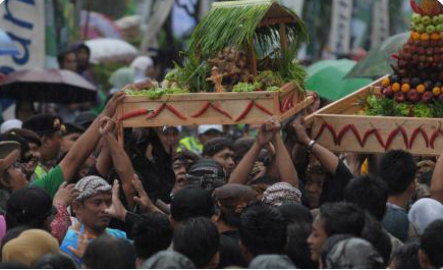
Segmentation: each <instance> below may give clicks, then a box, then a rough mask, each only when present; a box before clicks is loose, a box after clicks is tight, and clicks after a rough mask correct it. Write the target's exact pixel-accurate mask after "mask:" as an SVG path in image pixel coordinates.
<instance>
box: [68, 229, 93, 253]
mask: <svg viewBox="0 0 443 270" xmlns="http://www.w3.org/2000/svg"><path fill="white" fill-rule="evenodd" d="M88 244H89V242H88V233H87V232H86V230H85V231H84V232H83V233H81V232H79V233H78V240H77V248H74V247H73V246H68V249H69V251H71V252H72V254H74V255H75V256H76V257H77V258H79V259H82V258H83V256H84V255H85V252H86V247H87V246H88Z"/></svg>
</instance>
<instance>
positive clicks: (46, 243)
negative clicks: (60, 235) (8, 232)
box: [2, 230, 60, 266]
mask: <svg viewBox="0 0 443 270" xmlns="http://www.w3.org/2000/svg"><path fill="white" fill-rule="evenodd" d="M59 253H60V248H59V246H58V241H57V239H55V238H54V237H53V236H52V235H51V234H49V233H48V232H46V231H43V230H27V231H24V232H23V233H21V234H20V235H19V236H18V237H17V238H15V239H13V240H11V241H9V242H8V243H6V245H5V246H4V247H3V252H2V260H3V262H11V261H16V262H20V263H23V264H25V265H27V266H31V265H32V264H33V263H34V262H36V261H37V260H38V259H39V258H40V257H42V256H43V255H45V254H59Z"/></svg>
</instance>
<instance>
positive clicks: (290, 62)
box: [182, 0, 308, 89]
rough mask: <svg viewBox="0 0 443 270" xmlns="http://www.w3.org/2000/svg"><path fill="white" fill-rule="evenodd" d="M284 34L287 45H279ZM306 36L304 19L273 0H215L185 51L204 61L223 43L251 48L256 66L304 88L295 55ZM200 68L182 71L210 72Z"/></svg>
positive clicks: (203, 75)
mask: <svg viewBox="0 0 443 270" xmlns="http://www.w3.org/2000/svg"><path fill="white" fill-rule="evenodd" d="M282 20H283V21H284V23H282ZM280 24H283V25H284V32H285V33H286V37H281V36H280V33H281V29H280V27H281V26H280ZM283 38H284V39H285V40H286V41H287V47H286V48H283V46H282V45H281V43H282V39H283ZM307 39H308V34H307V29H306V26H305V24H304V23H303V21H302V20H301V19H300V18H299V17H298V16H297V15H296V14H295V13H294V12H293V11H291V10H290V9H288V8H286V7H284V6H283V5H280V4H279V3H278V2H277V1H276V0H245V1H229V2H216V3H214V4H213V7H212V9H211V10H210V11H209V13H208V14H207V15H206V16H205V17H204V18H203V19H202V21H201V22H200V23H199V24H198V26H197V27H196V29H195V30H194V32H193V35H192V37H191V40H190V46H189V50H188V52H187V55H188V56H189V57H190V58H192V59H193V60H194V61H195V59H197V60H198V61H200V62H204V60H207V59H211V58H213V57H215V56H216V55H217V53H218V52H220V51H222V50H223V49H224V48H226V47H235V48H237V49H241V50H243V51H246V52H250V51H251V50H254V51H255V55H257V58H258V59H257V61H258V68H259V70H272V71H273V72H274V73H276V74H278V75H279V77H280V78H281V79H282V80H283V81H285V82H290V81H293V82H295V83H296V84H298V86H299V89H304V87H303V85H304V79H305V77H306V73H305V71H304V69H303V67H302V66H301V65H299V64H298V63H297V61H296V56H297V51H298V48H299V44H300V43H301V42H304V41H307ZM191 66H192V65H191ZM183 68H185V69H186V67H183ZM200 70H201V71H202V72H203V71H204V72H207V73H206V74H195V73H193V72H185V71H184V70H182V71H183V72H184V73H187V74H191V73H192V74H194V78H196V79H197V78H205V76H208V75H209V72H210V71H209V70H208V69H206V68H202V69H200ZM200 80H201V79H200ZM191 81H192V80H191Z"/></svg>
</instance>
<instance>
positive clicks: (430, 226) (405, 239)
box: [0, 46, 443, 269]
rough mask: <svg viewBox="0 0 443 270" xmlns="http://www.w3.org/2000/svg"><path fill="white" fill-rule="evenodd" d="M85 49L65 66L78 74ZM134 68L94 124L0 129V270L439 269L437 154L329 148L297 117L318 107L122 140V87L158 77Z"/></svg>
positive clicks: (53, 117)
mask: <svg viewBox="0 0 443 270" xmlns="http://www.w3.org/2000/svg"><path fill="white" fill-rule="evenodd" d="M75 53H77V55H76V54H75ZM78 53H80V56H78ZM88 53H89V52H88V50H87V48H85V47H82V46H80V47H78V48H77V51H75V52H68V53H64V54H62V55H61V56H60V57H59V62H60V64H61V67H63V68H66V69H72V70H73V71H76V72H80V73H81V74H83V75H84V76H86V78H87V77H88V68H87V66H88V65H87V59H88ZM82 54H84V56H82ZM79 63H80V67H81V70H80V71H79V68H78V64H79ZM133 64H134V65H133V66H132V67H130V68H124V69H122V70H119V71H118V72H117V73H116V74H114V75H113V76H112V77H111V81H114V82H116V83H115V84H114V86H115V89H113V90H112V91H110V96H109V98H108V102H107V104H106V106H105V108H104V110H103V111H102V112H101V113H100V114H99V115H97V116H95V115H94V114H92V113H89V112H83V113H78V114H73V113H72V112H70V110H74V111H76V112H77V111H78V107H76V108H74V107H66V108H62V109H60V115H57V114H55V113H52V114H48V113H45V114H37V113H35V112H30V113H28V114H29V115H26V117H25V116H24V115H25V114H21V117H20V118H19V117H18V119H20V120H18V119H12V120H8V121H6V122H4V123H3V124H2V125H1V127H0V131H1V134H0V241H1V264H0V266H1V267H2V268H38V269H48V268H49V269H51V268H52V269H54V268H60V269H69V268H82V267H83V268H94V269H95V268H152V269H160V268H188V269H189V268H211V269H212V268H233V267H239V268H248V267H249V268H259V269H268V268H282V269H290V268H305V269H316V268H387V267H389V268H393V269H403V268H442V267H443V204H442V203H443V159H438V160H434V159H432V158H425V157H413V156H411V154H409V153H408V152H405V151H401V150H392V151H389V152H387V153H385V154H384V155H381V156H378V155H357V154H351V153H348V154H346V155H345V154H340V155H338V154H336V153H333V152H331V151H329V150H328V149H326V148H325V147H323V146H322V145H320V144H319V143H317V142H316V141H315V140H314V139H313V138H311V137H310V135H309V134H310V130H309V125H307V123H305V122H304V118H303V115H306V114H308V113H309V112H312V111H314V110H316V109H318V107H319V106H320V103H319V102H316V103H315V104H314V105H313V106H311V107H310V108H308V109H307V111H304V112H302V113H301V114H299V115H297V116H295V117H294V118H293V119H291V120H290V121H287V122H286V123H279V122H278V121H277V120H275V119H273V118H269V119H264V120H263V122H264V123H263V124H262V125H257V126H222V125H206V126H199V127H195V128H194V127H181V126H176V127H172V126H165V127H158V128H134V129H125V136H124V137H125V140H124V142H119V141H118V140H117V138H116V130H115V129H116V121H117V119H116V117H115V114H116V110H117V107H118V105H119V104H120V103H121V102H122V100H123V99H124V98H125V93H124V91H120V89H121V88H122V87H124V85H125V84H126V83H134V82H136V81H137V80H143V79H145V78H146V77H149V74H150V73H152V72H154V71H153V69H149V68H147V67H150V66H152V63H150V62H149V61H148V59H146V58H140V59H138V60H137V59H136V61H135V62H134V63H133ZM138 67H142V70H143V71H142V72H140V71H137V68H138ZM152 76H154V75H152ZM117 82H118V83H117ZM442 154H443V153H442Z"/></svg>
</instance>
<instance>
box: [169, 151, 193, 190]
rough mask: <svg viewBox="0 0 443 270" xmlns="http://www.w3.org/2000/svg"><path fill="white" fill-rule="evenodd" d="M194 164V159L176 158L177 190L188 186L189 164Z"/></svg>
mask: <svg viewBox="0 0 443 270" xmlns="http://www.w3.org/2000/svg"><path fill="white" fill-rule="evenodd" d="M190 164H192V160H190V159H187V160H176V161H174V165H173V167H174V174H175V186H176V187H175V190H176V191H178V190H180V189H182V188H184V187H185V186H186V173H187V171H188V168H189V165H190Z"/></svg>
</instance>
